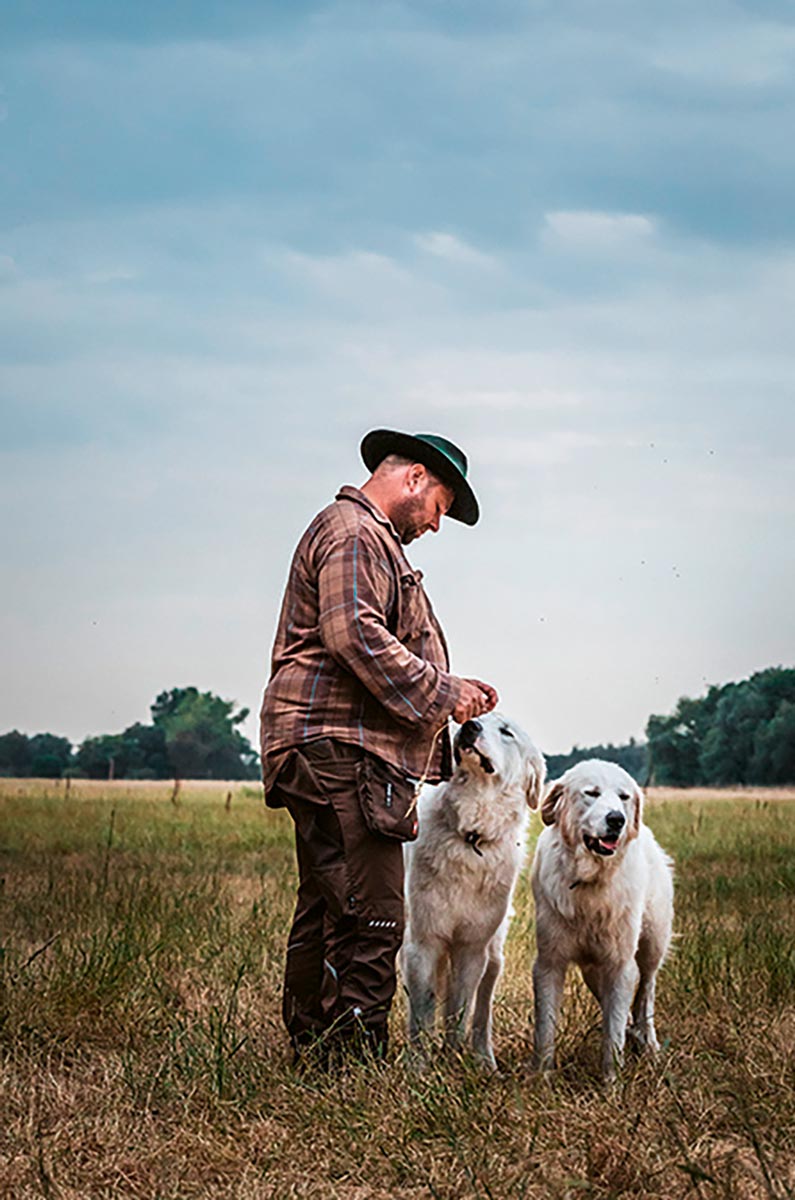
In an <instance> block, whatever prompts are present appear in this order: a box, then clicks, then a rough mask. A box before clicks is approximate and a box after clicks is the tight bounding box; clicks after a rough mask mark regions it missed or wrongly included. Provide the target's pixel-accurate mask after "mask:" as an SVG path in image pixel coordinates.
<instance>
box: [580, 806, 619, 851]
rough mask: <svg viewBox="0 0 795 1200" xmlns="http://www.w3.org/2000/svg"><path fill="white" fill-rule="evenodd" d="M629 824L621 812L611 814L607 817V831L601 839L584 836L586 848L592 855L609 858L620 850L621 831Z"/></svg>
mask: <svg viewBox="0 0 795 1200" xmlns="http://www.w3.org/2000/svg"><path fill="white" fill-rule="evenodd" d="M626 823H627V818H626V817H625V816H624V814H623V813H621V812H616V811H614V812H609V813H608V814H607V816H606V817H605V825H606V826H607V829H606V831H605V832H604V833H603V834H602V835H601V837H591V835H590V834H588V833H586V834H583V841H584V842H585V845H586V848H587V849H588V850H590V851H591V853H592V854H600V855H601V856H602V858H609V857H610V855H611V854H615V852H616V850H617V849H618V841H619V838H620V837H621V830H622V829H623V828H624V826H625V825H626Z"/></svg>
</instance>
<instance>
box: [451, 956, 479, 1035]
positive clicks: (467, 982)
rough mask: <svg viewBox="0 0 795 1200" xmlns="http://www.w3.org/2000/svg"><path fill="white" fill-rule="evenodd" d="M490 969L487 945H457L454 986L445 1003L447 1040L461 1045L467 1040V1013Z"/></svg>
mask: <svg viewBox="0 0 795 1200" xmlns="http://www.w3.org/2000/svg"><path fill="white" fill-rule="evenodd" d="M485 969H486V950H485V948H484V947H483V946H457V947H456V948H455V950H453V951H452V953H451V956H450V986H449V987H448V989H447V1002H446V1005H445V1042H446V1044H447V1045H448V1046H452V1047H453V1048H458V1047H459V1046H461V1045H462V1043H463V1041H464V1035H465V1033H466V1023H467V1017H468V1016H469V1012H470V1009H471V1008H472V1001H473V1000H474V997H475V992H476V991H477V987H478V984H479V983H480V981H481V979H482V978H483V972H484V971H485Z"/></svg>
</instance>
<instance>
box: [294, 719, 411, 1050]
mask: <svg viewBox="0 0 795 1200" xmlns="http://www.w3.org/2000/svg"><path fill="white" fill-rule="evenodd" d="M363 757H364V751H362V750H360V749H359V748H358V747H356V746H349V745H346V744H345V743H343V742H338V741H335V740H333V739H331V738H323V739H320V740H317V741H312V742H308V743H306V744H305V745H303V746H301V747H299V748H297V749H295V750H292V751H291V752H290V754H289V755H288V757H287V759H286V761H285V763H284V765H283V766H282V769H281V771H280V772H279V775H278V776H277V778H276V782H275V785H274V791H277V792H278V793H279V795H278V797H275V799H277V801H281V802H282V803H283V804H284V805H285V807H286V808H287V809H288V811H289V812H290V814H291V816H292V818H293V821H294V822H295V845H296V854H297V857H298V875H299V887H298V900H297V903H296V908H295V915H294V917H293V924H292V928H291V930H290V936H289V940H288V943H287V964H286V969H285V977H284V995H283V1006H282V1015H283V1019H284V1023H285V1025H286V1027H287V1031H288V1033H289V1035H290V1040H291V1042H292V1045H293V1048H294V1050H295V1052H296V1055H300V1054H301V1053H302V1051H304V1049H305V1048H307V1047H310V1046H316V1047H318V1048H319V1052H320V1053H321V1054H325V1053H326V1052H327V1051H328V1050H329V1049H335V1048H337V1047H344V1048H346V1049H353V1050H354V1051H355V1052H357V1053H360V1052H362V1051H368V1052H371V1053H374V1054H376V1055H377V1056H379V1057H381V1056H383V1054H384V1053H385V1052H386V1047H387V1040H388V1034H387V1017H388V1015H389V1009H390V1006H391V1003H392V997H393V995H394V992H395V958H396V955H397V952H398V950H399V948H400V943H401V941H402V938H403V855H402V848H401V845H400V843H399V842H397V841H393V840H389V839H387V838H384V837H379V836H378V835H376V834H373V833H371V832H370V830H369V829H368V828H367V826H366V824H365V821H364V818H363V815H362V808H361V805H360V802H359V793H358V790H357V765H358V764H359V763H360V762H361V760H362V758H363Z"/></svg>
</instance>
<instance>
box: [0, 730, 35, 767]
mask: <svg viewBox="0 0 795 1200" xmlns="http://www.w3.org/2000/svg"><path fill="white" fill-rule="evenodd" d="M31 758H32V754H31V750H30V738H29V737H28V736H27V734H25V733H20V732H19V730H18V729H12V730H11V731H10V733H4V734H0V775H11V776H14V777H16V778H24V777H25V776H26V775H29V774H30V763H31Z"/></svg>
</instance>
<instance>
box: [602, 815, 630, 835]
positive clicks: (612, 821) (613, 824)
mask: <svg viewBox="0 0 795 1200" xmlns="http://www.w3.org/2000/svg"><path fill="white" fill-rule="evenodd" d="M626 822H627V818H626V817H625V816H624V814H623V813H622V812H618V811H613V812H609V813H608V814H607V816H606V817H605V824H606V825H607V828H608V829H609V831H610V833H620V832H621V830H622V829H623V828H624V826H625V825H626Z"/></svg>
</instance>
